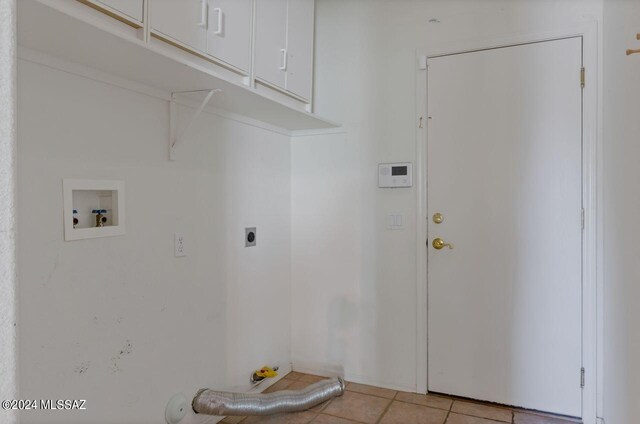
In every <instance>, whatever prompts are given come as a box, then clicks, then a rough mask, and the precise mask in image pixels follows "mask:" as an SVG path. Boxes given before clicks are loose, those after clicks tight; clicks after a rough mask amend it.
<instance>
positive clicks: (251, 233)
mask: <svg viewBox="0 0 640 424" xmlns="http://www.w3.org/2000/svg"><path fill="white" fill-rule="evenodd" d="M256 237H258V232H257V231H256V227H249V228H245V229H244V247H253V246H255V245H256Z"/></svg>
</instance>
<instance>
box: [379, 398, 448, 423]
mask: <svg viewBox="0 0 640 424" xmlns="http://www.w3.org/2000/svg"><path fill="white" fill-rule="evenodd" d="M446 418H447V411H444V410H442V409H435V408H429V407H426V406H422V405H415V404H413V403H405V402H397V401H394V402H393V403H392V404H391V406H390V407H389V409H388V410H387V412H385V414H384V416H383V417H382V420H380V424H444V420H445V419H446Z"/></svg>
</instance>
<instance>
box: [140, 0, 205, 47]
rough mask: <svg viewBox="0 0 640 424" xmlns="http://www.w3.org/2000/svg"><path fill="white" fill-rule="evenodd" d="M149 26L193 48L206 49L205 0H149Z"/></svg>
mask: <svg viewBox="0 0 640 424" xmlns="http://www.w3.org/2000/svg"><path fill="white" fill-rule="evenodd" d="M150 1H151V3H150V12H149V13H150V15H151V18H150V21H151V28H152V29H154V30H156V31H158V32H161V33H162V34H164V35H166V36H169V37H171V38H173V39H175V40H177V41H179V42H181V43H183V44H185V45H187V46H189V47H191V48H193V49H195V50H198V51H201V52H206V50H207V26H206V22H207V16H206V13H207V7H206V0H180V1H176V0H150Z"/></svg>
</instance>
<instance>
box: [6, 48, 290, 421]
mask: <svg viewBox="0 0 640 424" xmlns="http://www.w3.org/2000/svg"><path fill="white" fill-rule="evenodd" d="M18 74H19V81H18V107H19V128H18V133H19V151H18V165H19V166H18V170H19V175H18V178H19V211H18V212H19V216H20V228H19V230H20V231H19V273H20V294H19V296H20V297H19V305H20V315H19V332H20V346H19V348H20V359H21V365H20V370H19V371H20V385H21V388H20V397H22V398H28V399H67V398H68V399H87V405H86V406H87V411H83V412H70V413H67V412H61V411H56V412H50V413H43V412H42V411H38V412H34V411H29V412H25V413H24V414H23V415H22V422H23V423H25V424H29V423H63V422H64V423H72V422H78V423H80V422H81V423H92V422H93V423H98V422H99V423H125V422H126V423H130V424H135V423H150V422H156V423H160V422H164V408H165V405H166V402H167V400H168V399H169V397H170V396H171V395H173V394H174V393H176V392H179V391H184V393H185V394H187V396H192V395H193V394H194V393H195V391H196V390H197V389H198V388H200V387H204V386H210V387H214V388H221V389H224V388H229V387H237V386H239V387H240V388H241V389H242V388H247V385H248V377H249V375H250V372H251V371H252V370H253V369H255V368H256V367H259V366H262V365H263V364H273V363H279V364H280V365H283V366H285V368H286V367H287V366H288V363H289V361H290V352H289V346H290V327H289V324H290V308H289V305H290V269H291V264H290V250H291V234H290V204H291V203H290V191H291V188H290V184H289V181H290V139H289V138H288V137H285V136H283V135H280V134H276V133H272V132H267V131H265V130H262V129H258V128H255V127H250V126H246V125H243V124H240V123H236V122H232V121H228V120H225V119H222V118H219V117H216V116H213V115H209V114H204V115H203V116H202V117H201V119H200V120H199V121H198V123H197V124H196V126H195V127H193V132H192V133H191V135H190V136H189V137H188V139H187V140H186V144H185V147H184V148H183V149H182V151H181V154H182V159H181V160H180V161H177V162H169V161H168V149H167V133H168V103H167V102H166V101H163V100H160V99H158V98H154V97H149V96H145V95H141V94H138V93H135V92H132V91H128V90H124V89H122V88H118V87H115V86H112V85H107V84H104V83H100V82H96V81H93V80H90V79H86V78H82V77H78V76H75V75H71V74H69V73H66V72H61V71H59V70H53V69H50V68H48V67H45V66H42V65H39V64H34V63H31V62H27V61H24V60H21V61H20V62H19V70H18ZM181 111H182V114H183V119H181V121H182V122H183V124H184V123H185V122H186V119H184V118H186V114H188V113H190V112H188V111H187V110H186V109H184V108H183V109H182V110H181ZM63 178H87V179H101V178H102V179H118V180H124V181H125V184H126V203H127V210H126V219H127V234H126V235H125V236H120V237H113V238H101V239H92V240H84V241H74V242H65V241H64V240H63V220H62V212H63V211H62V179H63ZM246 226H257V227H258V246H257V247H254V248H250V249H247V248H245V247H244V227H246ZM174 232H182V233H184V234H185V235H186V240H187V245H186V246H187V254H188V256H187V257H185V258H174V256H173V237H174Z"/></svg>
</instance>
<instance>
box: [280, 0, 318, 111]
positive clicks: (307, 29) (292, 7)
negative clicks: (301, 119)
mask: <svg viewBox="0 0 640 424" xmlns="http://www.w3.org/2000/svg"><path fill="white" fill-rule="evenodd" d="M314 10H315V8H314V0H289V6H288V14H287V16H288V19H287V28H288V29H287V34H288V40H287V56H288V59H287V81H286V89H287V90H288V91H290V92H291V93H293V94H296V95H298V96H300V97H302V98H305V99H307V100H311V95H312V90H313V24H314Z"/></svg>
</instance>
